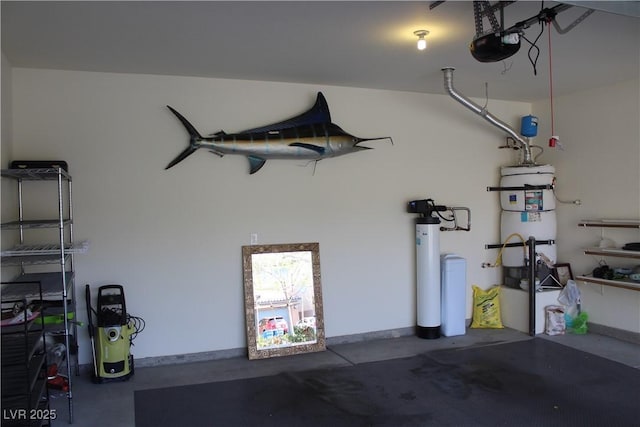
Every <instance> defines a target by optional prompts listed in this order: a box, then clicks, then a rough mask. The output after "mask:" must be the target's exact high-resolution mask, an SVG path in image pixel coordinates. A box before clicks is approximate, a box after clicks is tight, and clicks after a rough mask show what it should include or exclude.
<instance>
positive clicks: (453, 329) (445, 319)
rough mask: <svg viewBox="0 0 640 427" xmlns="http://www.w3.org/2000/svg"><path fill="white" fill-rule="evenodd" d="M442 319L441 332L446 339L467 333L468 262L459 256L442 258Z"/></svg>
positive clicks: (443, 256)
mask: <svg viewBox="0 0 640 427" xmlns="http://www.w3.org/2000/svg"><path fill="white" fill-rule="evenodd" d="M440 273H441V276H442V281H441V286H442V288H441V297H442V301H441V310H440V311H441V317H442V322H441V325H440V331H441V332H442V335H444V336H445V337H453V336H456V335H464V334H465V332H466V329H465V326H466V325H465V322H466V319H465V317H466V307H467V261H466V260H465V259H464V258H462V257H461V256H459V255H455V254H443V255H441V256H440Z"/></svg>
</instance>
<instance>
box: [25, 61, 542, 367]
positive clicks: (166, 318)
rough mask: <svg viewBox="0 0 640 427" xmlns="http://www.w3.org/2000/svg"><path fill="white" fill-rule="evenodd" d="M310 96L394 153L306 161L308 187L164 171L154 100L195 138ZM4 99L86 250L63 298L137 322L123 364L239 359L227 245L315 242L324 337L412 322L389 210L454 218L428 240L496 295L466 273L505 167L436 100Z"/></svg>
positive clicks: (510, 115) (82, 77)
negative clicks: (108, 294)
mask: <svg viewBox="0 0 640 427" xmlns="http://www.w3.org/2000/svg"><path fill="white" fill-rule="evenodd" d="M458 89H459V90H460V91H462V92H464V88H463V87H460V88H458ZM319 90H320V91H322V92H323V93H324V95H325V96H326V98H327V100H328V103H329V107H330V109H331V114H332V118H333V121H334V122H335V123H337V124H339V125H340V126H342V127H343V128H344V129H345V130H346V131H348V132H350V133H353V134H355V135H358V136H361V137H375V136H386V135H390V136H392V137H393V142H394V144H393V145H391V144H390V143H388V142H384V141H380V142H372V143H369V144H368V145H369V146H372V147H375V149H374V150H369V151H367V152H362V153H356V154H351V155H347V156H344V157H339V158H335V159H328V160H324V161H322V162H320V163H319V164H318V165H317V169H316V172H315V175H314V174H313V165H309V166H307V167H301V166H302V165H304V163H303V162H297V161H291V160H276V161H268V162H267V164H266V165H265V167H264V168H263V169H262V170H261V171H259V172H258V173H257V174H255V175H252V176H250V175H249V174H248V162H247V160H246V159H244V158H242V157H238V156H226V157H224V158H219V157H217V156H215V155H212V154H209V153H207V152H206V151H204V150H199V151H198V152H197V153H196V154H194V155H193V156H191V157H190V158H188V159H187V160H185V161H184V162H183V163H181V164H179V165H178V166H176V167H174V168H173V169H171V170H169V171H165V170H164V167H165V166H166V165H167V163H168V162H169V161H170V160H171V159H173V158H174V157H175V156H176V155H177V154H178V153H179V152H181V151H182V150H183V149H184V148H185V147H186V144H187V135H186V133H185V131H184V129H183V128H182V125H181V124H180V123H179V122H178V120H177V119H176V118H175V117H174V116H173V115H172V114H171V113H170V112H169V111H168V109H167V108H166V107H165V105H166V104H170V105H171V106H173V107H174V108H176V109H177V110H178V111H180V112H181V113H183V114H184V115H185V116H186V117H187V118H188V119H189V120H190V121H191V122H192V123H193V124H194V125H195V126H196V128H198V129H199V130H200V132H201V133H202V134H207V133H212V132H215V131H218V130H219V129H221V128H222V129H224V130H225V131H227V132H234V131H239V130H242V129H246V128H251V127H255V126H258V125H262V124H265V123H270V122H274V121H280V120H282V119H285V118H287V117H291V116H293V115H296V114H298V113H300V112H302V111H304V110H306V109H307V108H309V107H310V106H311V105H312V104H313V101H314V100H315V95H316V92H317V91H319ZM13 95H14V96H13V116H14V121H13V146H14V147H13V154H14V156H15V157H16V158H21V159H64V160H66V161H68V163H69V165H70V172H71V174H72V175H73V178H74V202H75V203H74V215H75V219H76V221H75V228H74V231H75V233H76V240H83V239H88V240H89V241H90V242H91V247H90V250H89V252H88V253H87V254H85V255H80V256H78V257H77V263H76V264H77V286H78V287H77V290H78V294H79V295H83V292H84V284H85V283H90V284H91V285H92V287H93V288H94V289H95V288H96V287H97V286H100V285H103V284H107V283H119V284H122V285H124V286H125V293H126V297H127V305H128V308H129V311H130V313H132V314H134V315H137V316H141V317H143V318H144V319H145V320H146V322H147V329H146V330H145V331H144V333H143V334H141V335H140V336H139V338H138V339H137V340H136V342H135V347H134V354H135V355H136V357H149V356H161V355H173V354H183V353H194V352H202V351H212V350H221V349H233V348H240V347H244V346H246V341H245V323H244V315H243V301H244V298H243V281H242V267H241V266H242V263H241V261H242V260H241V246H242V245H245V244H248V243H249V241H250V240H249V239H250V234H251V233H257V234H258V238H259V243H265V244H266V243H293V242H311V241H317V242H319V243H320V257H321V264H322V269H321V273H322V286H323V293H324V314H325V324H326V334H327V336H328V337H332V336H340V335H347V334H356V333H363V332H370V331H378V330H388V329H394V328H404V327H410V326H413V325H414V324H415V320H414V319H415V308H414V300H415V291H414V289H415V279H414V276H415V273H414V272H415V262H414V226H413V215H411V214H408V213H406V211H405V206H406V202H407V201H409V200H413V199H417V198H429V197H430V198H434V199H436V201H437V202H438V203H442V204H448V205H455V206H468V207H470V208H471V210H472V219H473V224H472V231H471V232H470V233H464V232H456V233H443V236H442V244H441V246H442V250H443V251H445V252H456V253H459V254H461V255H462V256H464V257H465V258H467V261H468V278H469V285H471V284H478V285H480V286H481V287H485V288H486V287H489V286H491V285H493V284H495V283H497V282H498V277H499V276H498V274H497V271H494V270H490V269H481V267H480V264H481V263H482V262H485V261H491V262H492V261H494V259H495V256H496V255H497V253H496V251H487V250H484V245H485V244H486V243H497V242H498V238H499V227H498V223H499V219H498V213H499V203H498V199H497V195H496V194H495V193H488V192H487V191H486V187H487V186H489V185H496V184H497V182H498V177H499V166H501V165H505V164H509V163H511V162H512V161H513V159H512V156H513V154H512V153H510V152H507V151H501V150H498V149H497V148H496V147H497V146H499V145H501V144H502V141H503V136H502V135H501V133H500V132H499V131H498V130H497V129H495V128H493V127H491V126H490V125H489V124H487V123H486V122H484V121H483V120H482V119H481V118H479V117H477V116H474V115H473V114H472V113H470V112H469V111H467V110H466V109H464V108H463V107H462V106H460V105H459V104H457V103H456V102H455V101H453V100H452V99H451V98H449V97H448V96H446V95H425V94H416V93H404V92H391V91H380V90H366V89H355V88H344V87H317V86H311V85H299V84H284V83H268V82H252V81H237V80H219V79H204V78H187V77H171V76H150V75H125V74H107V73H88V72H69V71H53V70H35V69H20V68H16V69H14V70H13ZM489 109H490V110H491V112H492V113H493V114H495V115H497V116H499V117H501V118H503V119H504V120H505V121H506V122H508V123H513V124H514V126H516V125H517V124H518V123H519V117H520V116H522V115H526V114H529V113H530V105H529V104H526V103H517V102H501V101H495V102H490V104H489ZM81 299H82V298H81ZM470 300H471V292H468V299H467V317H470ZM81 303H82V302H81ZM79 310H80V317H81V318H82V317H84V316H86V315H85V314H84V313H85V309H84V307H81V308H80V309H79ZM83 334H85V332H84V331H83ZM82 338H83V342H81V362H83V361H84V362H85V363H86V362H88V361H89V346H88V342H87V337H86V335H83V337H82Z"/></svg>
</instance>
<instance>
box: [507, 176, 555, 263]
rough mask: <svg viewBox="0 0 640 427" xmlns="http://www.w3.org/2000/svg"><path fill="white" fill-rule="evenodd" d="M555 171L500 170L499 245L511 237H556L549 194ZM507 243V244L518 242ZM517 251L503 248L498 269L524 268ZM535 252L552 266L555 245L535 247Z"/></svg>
mask: <svg viewBox="0 0 640 427" xmlns="http://www.w3.org/2000/svg"><path fill="white" fill-rule="evenodd" d="M554 174H555V168H554V167H553V166H551V165H541V166H509V167H503V168H502V169H501V175H502V178H501V179H500V187H501V188H502V191H501V192H500V205H501V207H502V213H501V215H500V216H501V218H500V237H501V241H502V243H507V242H506V240H507V239H508V238H509V236H512V235H513V234H514V233H515V234H519V235H520V236H522V237H523V238H524V239H525V240H527V239H528V238H529V237H531V236H533V237H535V239H536V240H555V239H556V235H557V219H556V211H555V208H556V201H555V197H554V194H553V190H552V187H551V186H552V185H553V182H554V179H555V176H554ZM518 241H519V239H513V238H512V239H511V240H510V242H509V243H515V242H518ZM524 252H525V251H524V250H523V248H521V247H511V248H504V250H503V252H502V265H503V266H505V267H522V266H524V265H525V261H524V260H525V255H524ZM536 252H537V253H538V254H540V253H542V254H544V255H545V256H546V257H547V258H549V259H550V260H551V261H552V262H556V258H557V256H556V252H557V250H556V245H555V243H553V244H550V245H543V244H540V245H537V246H536Z"/></svg>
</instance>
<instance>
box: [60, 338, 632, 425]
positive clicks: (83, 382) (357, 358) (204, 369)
mask: <svg viewBox="0 0 640 427" xmlns="http://www.w3.org/2000/svg"><path fill="white" fill-rule="evenodd" d="M537 337H538V338H541V339H547V340H550V341H553V342H556V343H559V344H562V345H566V346H569V347H573V348H576V349H579V350H582V351H586V352H589V353H592V354H595V355H598V356H601V357H604V358H607V359H610V360H614V361H616V362H619V363H622V364H625V365H628V366H632V367H634V368H636V369H640V345H638V344H633V343H630V342H626V341H621V340H617V339H614V338H611V337H607V336H604V335H598V334H593V333H589V334H586V335H570V334H568V335H560V336H553V337H551V336H547V335H538V336H537ZM528 339H531V337H530V336H529V335H527V334H524V333H522V332H518V331H515V330H513V329H468V330H467V333H466V335H462V336H456V337H442V338H440V339H436V340H423V339H420V338H417V337H415V336H401V337H397V338H386V339H374V340H362V339H360V340H359V341H358V342H346V341H348V339H347V338H345V339H333V340H332V339H329V340H328V344H327V351H324V352H320V353H308V354H301V355H296V356H288V357H276V358H271V359H264V360H255V361H249V360H248V359H247V358H246V357H230V358H226V359H217V360H212V361H205V362H192V363H182V364H172V365H164V366H154V367H138V368H136V370H135V375H134V376H133V378H131V379H130V380H129V381H127V382H122V383H108V384H93V383H92V382H91V378H90V375H89V374H84V375H81V376H79V377H74V378H73V379H72V380H73V381H74V383H73V402H74V423H73V425H74V426H76V427H114V426H118V427H133V426H135V418H134V391H136V390H145V389H154V388H163V387H171V386H179V385H188V384H200V383H209V382H216V381H228V380H234V379H240V378H252V377H259V376H265V375H273V374H277V373H280V372H284V371H292V370H297V371H302V370H308V369H318V368H329V367H340V366H349V365H355V364H360V363H366V362H374V361H380V360H388V359H394V358H402V357H410V356H414V355H416V354H419V353H424V352H428V351H432V350H440V349H450V348H460V347H468V346H483V345H493V344H500V343H505V342H514V341H520V340H528ZM332 341H333V342H335V344H332ZM51 408H52V409H55V411H56V414H57V420H56V421H55V422H54V425H57V426H61V425H67V424H68V407H67V400H66V398H65V397H64V396H55V395H54V396H52V403H51Z"/></svg>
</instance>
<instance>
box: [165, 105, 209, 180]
mask: <svg viewBox="0 0 640 427" xmlns="http://www.w3.org/2000/svg"><path fill="white" fill-rule="evenodd" d="M167 108H169V110H171V112H172V113H173V114H174V115H175V116H176V117H177V118H178V120H180V122H181V123H182V125H183V126H184V128H185V129H186V130H187V132H188V133H189V146H188V147H187V148H185V149H184V151H182V153H180V154H178V156H177V157H176V158H175V159H173V160H172V161H171V163H169V164H168V165H167V167H166V168H164V169H165V170H167V169H169V168H171V167H173V166H175V165H177V164H178V163H180V162H181V161H183V160H184V159H186V158H187V157H189V156H190V155H191V154H193V152H194V151H196V150H197V149H198V148H200V145H201V144H200V141H202V140H203V139H204V138H203V137H202V135H200V133H199V132H198V131H197V130H196V128H195V127H194V126H193V125H192V124H191V123H189V120H187V119H186V118H184V116H183V115H182V114H180V113H178V112H177V111H176V110H174V109H173V108H171V107H170V106H168V105H167Z"/></svg>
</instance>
